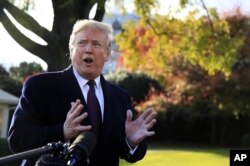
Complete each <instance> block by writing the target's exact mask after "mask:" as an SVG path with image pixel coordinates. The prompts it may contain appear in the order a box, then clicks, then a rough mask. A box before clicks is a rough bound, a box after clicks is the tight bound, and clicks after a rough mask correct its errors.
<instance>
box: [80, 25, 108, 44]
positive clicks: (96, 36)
mask: <svg viewBox="0 0 250 166" xmlns="http://www.w3.org/2000/svg"><path fill="white" fill-rule="evenodd" d="M75 39H76V40H78V41H79V40H96V41H100V42H105V41H107V36H106V35H105V33H104V32H103V31H101V30H98V29H93V28H84V29H82V30H80V31H79V32H77V33H76V35H75Z"/></svg>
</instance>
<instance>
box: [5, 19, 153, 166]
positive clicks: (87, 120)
mask: <svg viewBox="0 0 250 166" xmlns="http://www.w3.org/2000/svg"><path fill="white" fill-rule="evenodd" d="M111 41H112V27H111V26H110V25H108V24H104V23H101V22H97V21H93V20H79V21H77V22H76V24H75V25H74V27H73V31H72V34H71V36H70V41H69V51H70V59H71V65H70V66H69V67H68V68H67V69H65V70H64V71H60V72H50V73H44V74H40V75H37V76H34V77H32V78H30V79H29V80H28V81H27V82H26V84H25V85H24V87H23V91H22V95H21V97H20V101H19V104H18V106H17V108H16V111H15V113H14V115H13V119H12V123H11V127H10V130H9V138H8V140H9V145H10V147H11V149H12V150H13V151H14V152H21V151H26V150H30V149H34V148H37V147H41V146H44V145H46V144H47V143H50V142H57V141H65V142H67V141H70V142H72V141H73V140H74V139H75V138H76V137H77V136H78V135H79V134H80V133H81V132H86V131H91V132H93V133H95V134H96V138H97V144H96V147H95V149H94V151H93V153H92V154H91V155H90V163H89V165H91V166H101V165H102V166H103V165H108V166H118V165H119V158H122V159H125V160H126V161H128V162H136V161H138V160H140V159H142V158H143V157H144V155H145V153H146V150H147V146H146V143H145V138H147V137H148V136H152V135H154V131H150V129H151V128H152V127H153V126H154V124H155V123H156V119H155V117H156V112H155V111H153V110H152V109H148V110H146V111H144V113H142V114H141V115H140V116H139V117H138V118H136V119H135V120H132V112H131V109H132V108H131V104H130V97H129V95H128V94H127V92H126V91H124V90H123V89H121V88H119V87H117V86H115V85H113V84H111V83H109V82H107V81H106V80H105V79H104V77H103V75H102V74H101V72H102V69H103V66H104V63H105V62H107V61H108V60H109V58H110V55H111ZM55 63H56V62H55ZM89 80H92V81H91V82H92V83H93V84H94V85H93V86H92V85H90V84H89ZM91 87H94V90H93V91H94V92H93V93H95V95H94V99H89V96H91V95H89V93H90V92H89V91H90V89H91ZM93 93H92V94H93ZM92 96H93V95H92ZM95 96H96V98H97V99H98V100H97V102H96V103H95V104H93V105H94V107H95V106H98V107H97V108H96V109H98V108H99V112H98V113H97V114H99V116H100V120H99V122H100V123H99V122H98V120H97V123H96V122H95V119H93V118H96V117H97V116H98V115H95V116H93V115H92V113H93V112H92V108H91V107H92V106H90V105H89V103H91V101H92V100H95V99H96V98H95ZM96 126H97V127H96ZM29 164H30V165H32V164H33V165H34V161H33V163H32V161H26V165H29Z"/></svg>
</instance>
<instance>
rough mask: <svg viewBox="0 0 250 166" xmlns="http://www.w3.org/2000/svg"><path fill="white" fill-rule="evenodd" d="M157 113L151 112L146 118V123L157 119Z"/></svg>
mask: <svg viewBox="0 0 250 166" xmlns="http://www.w3.org/2000/svg"><path fill="white" fill-rule="evenodd" d="M156 115H157V113H156V112H155V111H153V112H151V114H149V115H148V116H147V117H146V119H145V123H146V124H147V123H149V122H151V121H152V120H153V119H155V117H156Z"/></svg>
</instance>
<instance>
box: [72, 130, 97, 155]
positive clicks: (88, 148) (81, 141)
mask: <svg viewBox="0 0 250 166" xmlns="http://www.w3.org/2000/svg"><path fill="white" fill-rule="evenodd" d="M95 145H96V137H95V135H94V134H93V133H92V132H90V131H85V132H82V133H80V134H79V135H78V136H77V137H76V139H75V141H74V142H73V143H72V144H71V146H70V147H69V152H70V151H72V150H74V149H75V148H77V149H79V148H80V149H81V150H84V151H85V152H86V153H87V157H89V156H90V154H91V153H92V151H93V150H94V148H95Z"/></svg>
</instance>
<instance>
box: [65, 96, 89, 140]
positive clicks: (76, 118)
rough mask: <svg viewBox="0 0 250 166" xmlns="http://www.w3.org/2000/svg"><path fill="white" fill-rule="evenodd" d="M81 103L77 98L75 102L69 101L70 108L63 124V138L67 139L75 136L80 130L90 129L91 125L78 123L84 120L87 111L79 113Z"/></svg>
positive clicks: (81, 106)
mask: <svg viewBox="0 0 250 166" xmlns="http://www.w3.org/2000/svg"><path fill="white" fill-rule="evenodd" d="M82 109H83V105H82V104H81V101H80V100H79V99H77V100H76V102H71V109H70V110H69V112H68V113H67V117H66V120H65V122H64V125H63V134H64V140H65V141H68V140H70V139H72V138H75V137H76V136H78V135H79V133H80V132H82V131H87V130H90V129H91V126H90V125H88V126H82V125H81V124H80V123H81V121H82V120H84V119H85V118H86V117H87V116H88V113H87V112H84V113H83V114H81V112H82Z"/></svg>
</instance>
